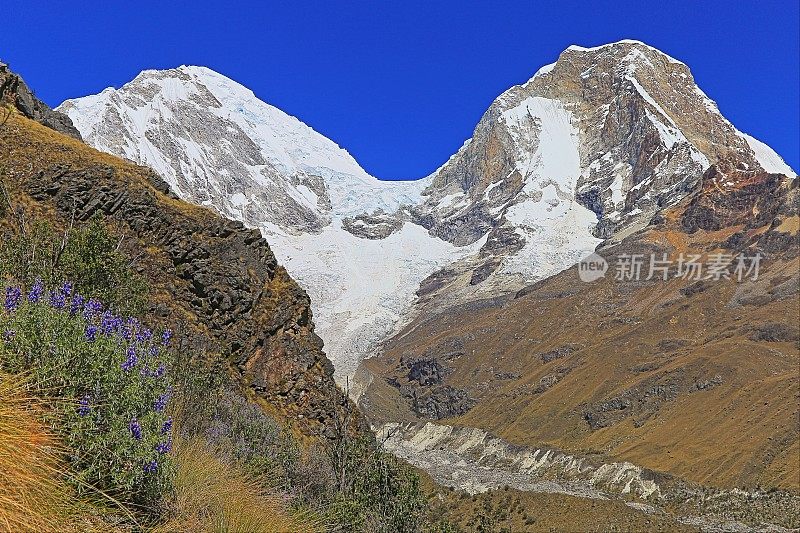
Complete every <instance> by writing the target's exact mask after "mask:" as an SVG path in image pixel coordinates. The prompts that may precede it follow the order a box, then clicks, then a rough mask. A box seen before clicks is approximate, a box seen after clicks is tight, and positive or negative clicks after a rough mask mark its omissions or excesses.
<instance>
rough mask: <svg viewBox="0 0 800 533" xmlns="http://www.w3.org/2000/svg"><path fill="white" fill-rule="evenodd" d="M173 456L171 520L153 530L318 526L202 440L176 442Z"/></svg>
mask: <svg viewBox="0 0 800 533" xmlns="http://www.w3.org/2000/svg"><path fill="white" fill-rule="evenodd" d="M176 460H177V464H178V469H177V475H176V477H175V496H174V499H173V500H172V504H171V513H172V518H171V519H170V520H169V521H168V522H167V523H166V524H164V525H163V526H160V527H158V528H156V530H155V531H156V532H159V533H162V532H163V533H166V532H184V531H193V532H198V533H201V532H209V533H210V532H217V531H231V532H234V531H237V532H247V533H262V532H263V533H273V532H281V531H291V532H297V533H302V532H306V531H308V532H311V531H322V529H323V528H322V527H321V526H320V525H319V524H318V523H316V522H315V521H313V520H311V519H310V518H308V517H305V516H302V515H301V516H296V515H293V514H290V513H288V512H287V511H286V510H285V501H284V500H283V499H282V498H281V497H280V496H276V495H275V493H273V492H271V491H268V490H267V489H265V485H268V484H269V483H270V481H269V480H263V479H259V478H258V477H255V476H253V475H252V474H250V473H248V471H247V470H246V469H245V468H243V467H242V466H241V465H240V464H237V463H235V462H232V461H228V460H225V459H223V458H221V457H220V456H219V455H218V454H215V453H213V452H212V451H211V448H210V447H209V446H208V444H207V443H206V442H204V441H203V440H202V439H193V440H191V441H181V442H179V444H178V446H177V459H176Z"/></svg>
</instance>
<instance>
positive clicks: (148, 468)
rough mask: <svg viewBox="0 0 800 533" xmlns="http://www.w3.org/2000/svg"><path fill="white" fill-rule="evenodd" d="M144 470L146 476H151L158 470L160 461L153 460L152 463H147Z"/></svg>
mask: <svg viewBox="0 0 800 533" xmlns="http://www.w3.org/2000/svg"><path fill="white" fill-rule="evenodd" d="M142 469H143V470H144V473H145V474H150V473H152V472H155V471H156V470H158V461H156V460H155V459H153V460H152V461H150V462H148V463H145V464H144V466H143V467H142Z"/></svg>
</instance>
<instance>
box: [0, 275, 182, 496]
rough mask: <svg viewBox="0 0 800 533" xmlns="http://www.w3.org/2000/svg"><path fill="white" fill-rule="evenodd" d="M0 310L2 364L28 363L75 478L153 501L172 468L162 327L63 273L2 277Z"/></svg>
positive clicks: (20, 367)
mask: <svg viewBox="0 0 800 533" xmlns="http://www.w3.org/2000/svg"><path fill="white" fill-rule="evenodd" d="M3 294H4V295H5V301H4V305H3V310H2V313H1V314H0V332H2V340H0V367H2V369H3V370H6V371H8V372H14V373H18V372H25V371H27V372H29V373H30V374H31V376H32V382H33V384H34V387H35V388H36V389H37V391H38V392H39V394H40V395H42V396H43V397H45V398H48V399H51V400H52V402H51V403H52V408H53V412H54V413H55V416H56V421H57V430H58V431H59V432H60V433H61V435H62V437H63V438H64V441H65V443H66V444H67V446H68V448H69V450H70V453H71V455H72V457H71V460H72V463H73V465H74V466H75V467H76V469H77V470H78V471H79V472H80V476H81V478H82V481H84V482H87V483H89V484H90V485H93V486H95V487H97V488H100V489H102V490H104V491H108V492H111V493H113V494H114V495H116V496H117V497H118V498H121V499H125V500H128V501H132V502H135V503H138V504H143V505H153V504H155V503H156V502H158V501H159V500H160V499H161V495H162V493H163V492H164V491H165V490H166V488H167V486H168V482H169V477H170V471H171V469H172V466H171V463H170V459H169V451H170V448H171V439H172V437H171V424H172V423H171V420H169V419H168V418H167V414H166V407H167V402H168V400H169V395H170V388H169V384H168V382H167V376H166V370H167V367H166V365H167V360H168V358H169V354H167V353H166V352H167V350H168V347H167V345H168V344H169V337H170V335H171V333H169V332H164V333H163V334H162V335H158V336H157V335H154V333H153V332H152V331H151V330H149V329H148V328H146V327H145V326H144V325H142V324H141V323H140V322H139V321H138V320H136V319H135V318H125V319H123V318H121V317H119V316H117V315H116V314H114V313H113V312H112V311H110V310H108V309H104V308H103V306H102V304H101V303H100V302H99V301H98V300H95V299H86V298H85V297H83V296H82V295H81V294H79V293H77V292H75V291H74V289H73V287H72V285H71V284H69V283H64V284H62V285H61V286H58V287H52V288H50V289H49V290H48V289H47V288H46V287H45V286H44V284H43V283H42V282H41V281H35V282H34V283H33V284H32V285H31V286H30V287H29V288H28V289H27V291H23V290H22V289H21V288H20V287H16V286H7V287H5V289H4V292H3Z"/></svg>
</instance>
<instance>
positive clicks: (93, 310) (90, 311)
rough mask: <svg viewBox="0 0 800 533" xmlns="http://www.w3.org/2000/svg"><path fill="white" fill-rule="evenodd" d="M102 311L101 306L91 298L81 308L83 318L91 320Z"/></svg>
mask: <svg viewBox="0 0 800 533" xmlns="http://www.w3.org/2000/svg"><path fill="white" fill-rule="evenodd" d="M102 311H103V304H102V303H100V302H99V301H98V300H96V299H94V298H92V299H90V300H89V301H88V302H86V304H85V305H84V306H83V318H85V319H86V320H89V319H92V318H94V317H95V316H97V315H99V314H100V313H101V312H102Z"/></svg>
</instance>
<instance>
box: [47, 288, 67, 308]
mask: <svg viewBox="0 0 800 533" xmlns="http://www.w3.org/2000/svg"><path fill="white" fill-rule="evenodd" d="M66 304H67V298H66V296H65V295H64V293H63V292H61V290H60V289H59V290H53V291H50V307H52V308H53V309H64V306H65V305H66Z"/></svg>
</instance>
